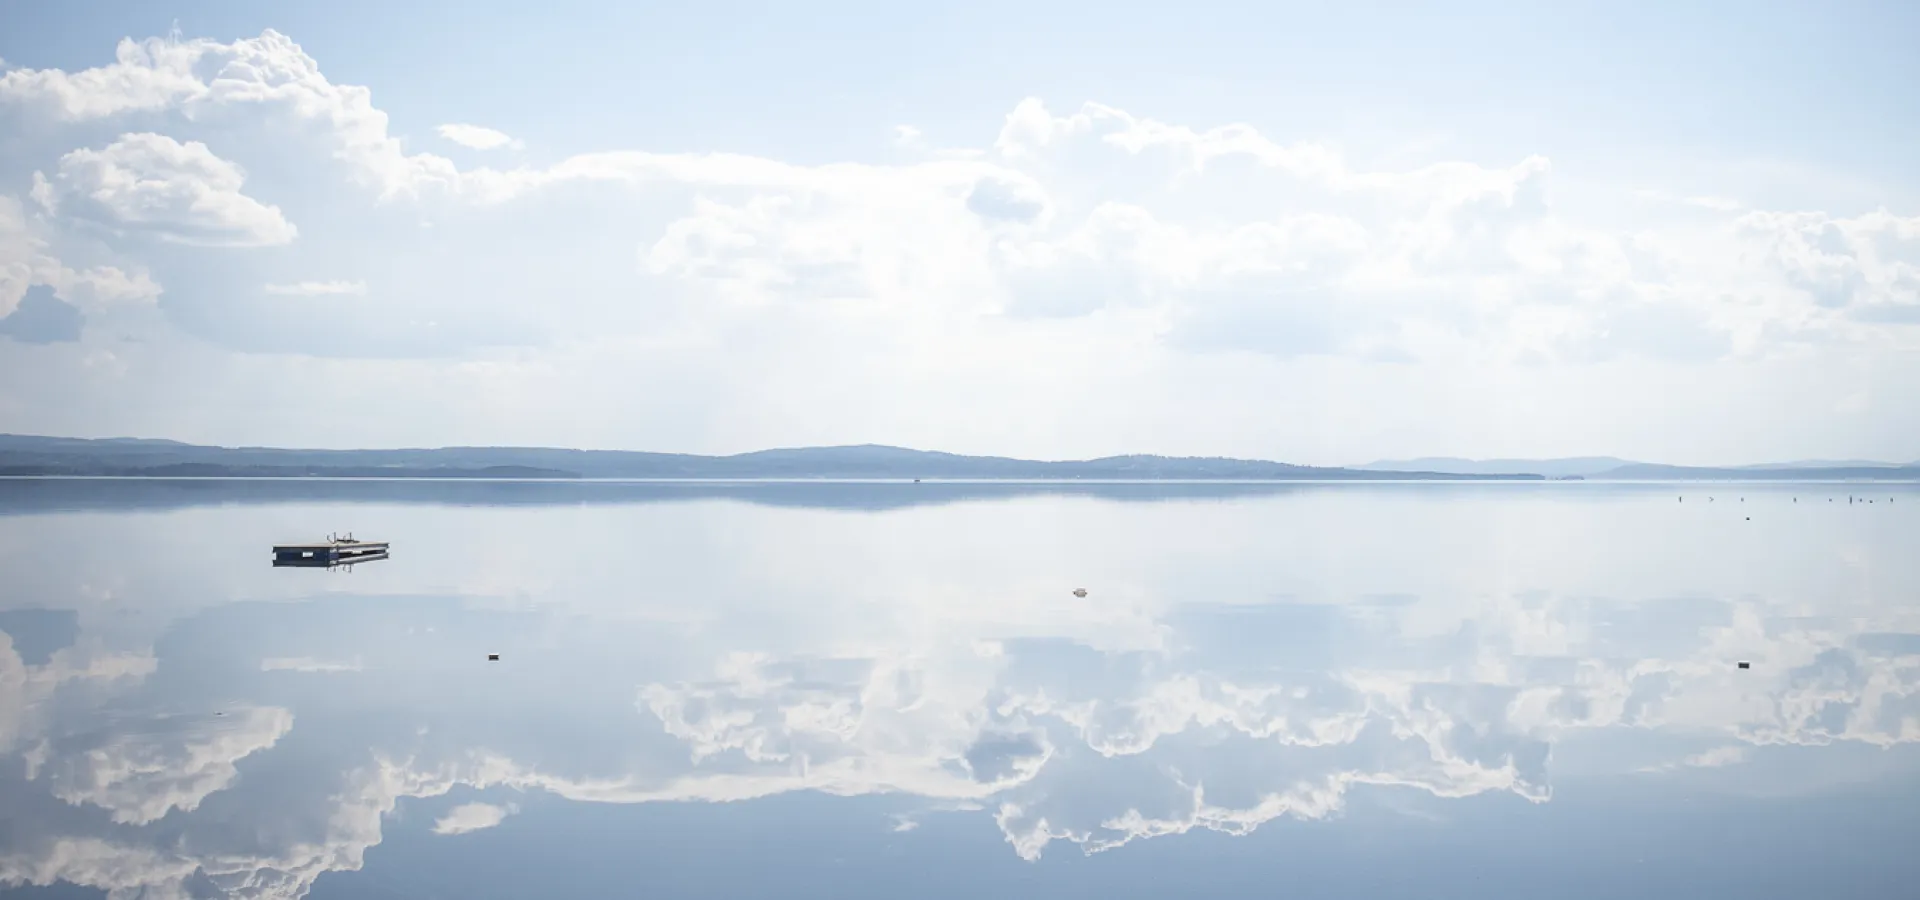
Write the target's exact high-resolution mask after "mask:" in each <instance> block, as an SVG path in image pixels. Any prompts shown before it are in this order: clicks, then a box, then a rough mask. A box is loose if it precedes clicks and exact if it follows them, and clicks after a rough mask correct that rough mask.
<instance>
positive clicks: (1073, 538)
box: [0, 480, 1920, 900]
mask: <svg viewBox="0 0 1920 900" xmlns="http://www.w3.org/2000/svg"><path fill="white" fill-rule="evenodd" d="M1850 498H1851V499H1850ZM1868 501H1871V502H1868ZM336 531H337V532H347V531H352V532H354V533H355V534H356V536H358V537H360V538H363V539H377V540H385V541H390V542H391V543H392V545H393V547H392V557H391V558H390V559H386V560H380V561H376V562H369V563H365V564H362V565H359V566H355V567H352V568H350V569H335V570H327V569H294V568H275V567H273V566H271V565H270V554H269V548H270V546H271V545H272V544H274V543H282V542H295V541H310V540H313V539H315V538H319V537H321V536H324V535H326V534H327V533H329V532H336ZM1916 548H1920V488H1916V487H1915V486H1913V485H1884V484H1881V485H1871V484H1770V485H1756V484H1749V485H1739V484H1725V483H1721V484H1710V485H1709V484H1685V485H1674V484H1657V485H1621V484H1601V483H1572V484H1563V483H1548V484H1289V485H1224V484H1214V485H1169V484H1110V485H1098V484H1071V485H1032V484H1029V485H994V484H933V483H928V484H827V483H807V484H717V483H715V484H631V483H624V484H616V483H589V482H570V483H504V482H432V481H409V482H399V481H340V482H327V481H251V482H250V481H115V480H72V481H62V480H11V481H5V480H0V572H4V578H3V579H0V631H4V632H5V634H4V636H0V757H3V758H0V886H9V887H12V888H14V889H15V890H16V891H17V893H18V895H19V896H23V897H24V896H31V897H66V896H99V895H101V893H102V892H108V893H111V895H112V896H115V897H137V896H149V897H187V896H244V897H293V896H300V895H302V894H307V895H310V896H313V897H321V898H346V897H447V898H454V897H458V898H483V897H502V898H504V897H529V896H580V897H597V896H649V897H689V896H699V897H771V896H779V897H821V898H826V897H834V898H843V897H844V898H899V897H915V898H921V897H956V898H959V897H965V898H980V897H1049V898H1051V897H1079V896H1086V897H1143V898H1144V897H1189V896H1227V895H1233V896H1286V897H1319V896H1329V897H1331V896H1343V897H1344V896H1372V897H1396V896H1407V897H1422V898H1434V897H1463V898H1465V897H1471V898H1481V900H1486V898H1523V897H1524V898H1533V897H1619V896H1650V897H1662V898H1669V897H1670V898H1689V900H1691V898H1698V897H1705V896H1740V897H1749V898H1750V897H1792V898H1805V897H1809V896H1863V897H1865V896H1897V895H1902V894H1905V893H1906V892H1907V891H1910V890H1911V889H1912V885H1913V884H1915V883H1916V880H1920V856H1917V855H1915V854H1914V853H1913V852H1912V845H1913V843H1914V839H1915V835H1920V752H1917V751H1916V747H1920V551H1917V550H1916ZM1076 589H1084V592H1085V596H1079V595H1078V594H1077V593H1076ZM488 654H499V657H500V658H499V660H498V661H489V660H488ZM1741 662H1746V663H1748V664H1749V667H1748V668H1745V669H1743V668H1740V667H1739V664H1740V663H1741ZM143 892H144V893H143ZM0 896H12V894H11V893H9V892H8V891H6V890H0Z"/></svg>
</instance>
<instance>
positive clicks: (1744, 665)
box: [1740, 659, 1753, 669]
mask: <svg viewBox="0 0 1920 900" xmlns="http://www.w3.org/2000/svg"><path fill="white" fill-rule="evenodd" d="M1740 668H1742V669H1751V668H1753V664H1752V663H1750V662H1747V661H1746V660H1744V659H1743V660H1741V661H1740Z"/></svg>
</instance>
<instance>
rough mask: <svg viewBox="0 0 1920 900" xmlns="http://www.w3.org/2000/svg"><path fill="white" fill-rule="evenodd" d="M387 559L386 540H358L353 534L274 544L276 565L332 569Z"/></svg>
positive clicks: (274, 561) (331, 535) (274, 562)
mask: <svg viewBox="0 0 1920 900" xmlns="http://www.w3.org/2000/svg"><path fill="white" fill-rule="evenodd" d="M386 558H387V542H386V541H361V540H355V539H354V537H353V535H351V534H348V535H345V536H342V535H337V534H330V535H327V539H326V540H325V541H321V542H319V543H313V544H275V545H274V547H273V564H274V565H275V566H293V567H296V568H300V567H306V568H328V569H331V568H333V567H334V566H350V565H353V564H354V563H361V562H372V561H374V560H376V559H386Z"/></svg>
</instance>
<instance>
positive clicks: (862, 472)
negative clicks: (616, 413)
mask: <svg viewBox="0 0 1920 900" xmlns="http://www.w3.org/2000/svg"><path fill="white" fill-rule="evenodd" d="M1514 464H1515V466H1516V467H1518V466H1522V465H1525V461H1516V462H1515V463H1514ZM0 475H10V476H63V475H64V476H122V477H172V478H187V477H202V478H259V477H267V478H274V477H280V478H285V477H320V478H326V477H332V478H499V479H568V478H648V479H652V478H665V479H673V478H695V479H749V478H751V479H782V478H788V479H807V478H884V479H908V478H933V479H1037V480H1069V479H1110V480H1149V481H1209V480H1214V481H1224V480H1247V481H1314V480H1353V481H1384V480H1409V479H1411V480H1446V481H1540V480H1544V479H1545V476H1543V475H1541V474H1538V473H1535V472H1527V471H1524V470H1518V469H1516V471H1512V472H1492V473H1472V474H1462V473H1448V472H1432V471H1392V470H1382V469H1378V468H1367V469H1357V468H1339V467H1319V466H1296V465H1291V464H1288V463H1280V462H1269V461H1266V460H1250V459H1224V458H1213V457H1167V456H1144V455H1132V456H1112V457H1105V458H1102V459H1089V460H1072V461H1042V460H1025V459H1010V458H1005V457H994V456H961V455H958V454H953V453H938V452H931V451H924V450H907V449H902V448H898V447H879V446H870V445H869V446H854V447H811V448H802V449H793V450H761V451H756V452H753V453H741V454H736V455H733V456H699V455H694V454H685V453H645V452H636V451H624V450H565V449H553V448H541V447H442V448H437V449H418V450H299V449H280V448H271V447H209V446H200V445H195V444H183V443H178V442H175V441H161V440H145V439H133V438H111V439H100V440H92V439H81V438H54V437H31V436H18V435H0ZM1585 477H1587V478H1590V479H1607V480H1702V479H1728V478H1737V479H1742V480H1803V479H1875V480H1915V479H1920V466H1885V467H1878V466H1850V467H1837V468H1742V469H1731V468H1729V469H1716V468H1698V467H1685V466H1662V465H1651V464H1644V463H1635V464H1629V465H1623V466H1620V467H1618V468H1615V469H1612V470H1608V471H1604V472H1599V473H1595V474H1592V475H1588V476H1585Z"/></svg>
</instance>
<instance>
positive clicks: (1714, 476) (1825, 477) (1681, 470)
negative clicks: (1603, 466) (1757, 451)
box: [1594, 463, 1920, 481]
mask: <svg viewBox="0 0 1920 900" xmlns="http://www.w3.org/2000/svg"><path fill="white" fill-rule="evenodd" d="M1594 477H1597V478H1600V479H1604V480H1609V481H1849V480H1852V481H1920V465H1906V466H1893V465H1879V464H1875V465H1868V466H1830V467H1803V468H1795V467H1790V466H1777V467H1776V466H1745V467H1739V468H1710V467H1703V466H1662V465H1655V464H1652V463H1635V464H1633V465H1630V466H1621V467H1620V468H1618V469H1613V470H1611V471H1608V472H1602V473H1600V474H1599V475H1598V476H1594Z"/></svg>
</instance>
